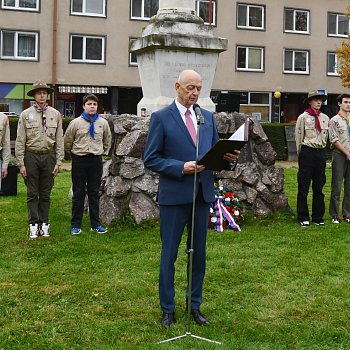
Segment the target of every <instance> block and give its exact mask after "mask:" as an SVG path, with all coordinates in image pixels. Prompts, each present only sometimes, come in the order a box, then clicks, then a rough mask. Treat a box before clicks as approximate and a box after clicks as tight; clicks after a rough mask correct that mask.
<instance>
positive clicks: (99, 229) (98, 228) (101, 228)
mask: <svg viewBox="0 0 350 350" xmlns="http://www.w3.org/2000/svg"><path fill="white" fill-rule="evenodd" d="M91 231H95V232H97V233H107V232H108V230H107V227H104V226H102V225H99V226H96V227H91Z"/></svg>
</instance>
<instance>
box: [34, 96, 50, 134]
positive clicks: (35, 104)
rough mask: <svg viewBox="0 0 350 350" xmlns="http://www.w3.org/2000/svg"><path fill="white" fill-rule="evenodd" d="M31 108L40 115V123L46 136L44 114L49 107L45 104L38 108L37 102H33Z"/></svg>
mask: <svg viewBox="0 0 350 350" xmlns="http://www.w3.org/2000/svg"><path fill="white" fill-rule="evenodd" d="M33 107H34V108H35V109H36V111H37V112H38V113H41V123H42V124H43V128H44V131H45V134H47V131H48V129H47V125H46V115H45V114H44V113H45V111H46V110H47V107H49V105H48V104H47V103H45V104H44V106H43V107H40V106H39V105H38V103H37V102H34V103H33Z"/></svg>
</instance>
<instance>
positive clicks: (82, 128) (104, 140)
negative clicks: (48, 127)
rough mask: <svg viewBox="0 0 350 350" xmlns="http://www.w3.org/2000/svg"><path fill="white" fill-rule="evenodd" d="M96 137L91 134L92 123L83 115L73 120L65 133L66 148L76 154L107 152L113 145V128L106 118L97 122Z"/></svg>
mask: <svg viewBox="0 0 350 350" xmlns="http://www.w3.org/2000/svg"><path fill="white" fill-rule="evenodd" d="M94 124H95V125H94V126H95V139H93V138H92V137H91V135H90V123H89V122H88V121H87V120H85V119H84V118H83V117H78V118H76V119H74V120H72V121H71V122H70V123H69V125H68V128H67V130H66V133H65V135H64V148H65V150H66V151H70V152H72V153H73V154H75V155H76V156H85V155H88V154H94V155H102V154H107V153H108V151H109V149H110V147H111V130H110V128H109V124H108V122H107V120H106V119H104V118H102V117H99V118H97V119H96V121H95V123H94Z"/></svg>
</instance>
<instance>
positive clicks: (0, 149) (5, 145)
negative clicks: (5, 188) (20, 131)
mask: <svg viewBox="0 0 350 350" xmlns="http://www.w3.org/2000/svg"><path fill="white" fill-rule="evenodd" d="M10 156H11V145H10V124H9V120H8V118H7V115H5V114H3V113H0V191H1V179H4V178H5V177H6V176H7V166H8V164H9V161H10Z"/></svg>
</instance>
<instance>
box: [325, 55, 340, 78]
mask: <svg viewBox="0 0 350 350" xmlns="http://www.w3.org/2000/svg"><path fill="white" fill-rule="evenodd" d="M330 55H332V56H334V58H335V60H334V61H335V67H334V72H330V71H329V70H328V63H329V56H330ZM338 65H339V57H338V56H337V53H336V52H330V51H328V52H327V75H329V76H333V77H339V73H338V72H337V68H338Z"/></svg>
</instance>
